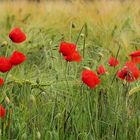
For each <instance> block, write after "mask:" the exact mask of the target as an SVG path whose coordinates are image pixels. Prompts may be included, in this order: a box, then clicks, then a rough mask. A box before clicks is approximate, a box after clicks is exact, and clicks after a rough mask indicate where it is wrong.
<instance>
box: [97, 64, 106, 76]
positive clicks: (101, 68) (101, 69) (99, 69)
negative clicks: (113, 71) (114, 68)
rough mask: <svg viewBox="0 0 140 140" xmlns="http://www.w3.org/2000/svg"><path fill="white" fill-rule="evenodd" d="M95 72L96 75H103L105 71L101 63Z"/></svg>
mask: <svg viewBox="0 0 140 140" xmlns="http://www.w3.org/2000/svg"><path fill="white" fill-rule="evenodd" d="M97 73H98V75H103V74H105V73H106V69H105V68H104V66H103V65H100V66H99V67H98V69H97Z"/></svg>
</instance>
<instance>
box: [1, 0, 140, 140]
mask: <svg viewBox="0 0 140 140" xmlns="http://www.w3.org/2000/svg"><path fill="white" fill-rule="evenodd" d="M139 5H140V2H139V1H126V2H123V3H120V2H118V1H114V2H113V1H97V2H94V3H84V2H79V1H75V2H73V3H64V2H47V3H40V4H37V3H27V2H24V1H23V2H1V3H0V13H1V14H0V43H1V46H2V44H3V42H4V41H6V42H7V43H8V44H7V45H6V46H5V47H1V48H0V49H1V50H0V56H3V55H6V56H10V55H11V53H12V51H13V50H15V49H16V50H19V51H21V52H23V53H24V54H25V55H26V57H27V60H26V61H25V62H24V63H23V64H21V65H20V66H17V67H16V68H13V69H12V70H11V71H9V72H8V73H7V74H5V73H0V77H3V78H5V84H4V85H3V87H1V88H0V90H1V92H0V93H1V96H0V101H1V104H2V105H3V106H4V107H5V109H6V116H5V118H4V119H0V132H1V133H0V136H1V139H2V140H14V139H15V140H22V139H23V140H38V139H40V140H140V86H139V84H140V81H139V80H136V81H134V82H131V83H128V82H126V81H122V80H121V79H118V78H117V77H115V73H116V72H117V71H118V69H121V68H122V66H124V64H125V62H126V60H130V57H129V54H130V53H131V52H133V51H135V50H139V47H140V6H139ZM17 26H18V27H20V28H21V29H22V30H23V31H24V32H25V33H26V35H27V40H26V41H25V42H24V43H21V44H19V45H18V44H15V43H13V42H12V41H11V40H10V39H9V37H8V34H9V32H10V31H11V29H12V28H13V27H17ZM62 40H64V41H66V42H73V43H76V42H77V47H78V51H79V52H80V54H81V55H82V61H81V62H80V63H76V62H66V61H65V60H64V59H63V57H62V56H61V55H60V53H59V44H60V42H61V41H62ZM111 55H113V56H117V58H118V60H119V62H120V64H119V66H117V67H114V68H112V67H110V66H109V65H108V60H109V57H110V56H111ZM100 64H103V65H104V66H105V68H106V69H107V73H106V74H105V75H103V76H101V77H100V79H101V83H100V85H98V86H97V87H96V88H94V89H90V88H88V86H86V85H85V84H84V83H82V80H81V73H82V71H83V70H84V69H85V68H87V67H88V68H90V69H91V70H93V71H96V69H97V67H98V66H99V65H100ZM138 67H139V65H138Z"/></svg>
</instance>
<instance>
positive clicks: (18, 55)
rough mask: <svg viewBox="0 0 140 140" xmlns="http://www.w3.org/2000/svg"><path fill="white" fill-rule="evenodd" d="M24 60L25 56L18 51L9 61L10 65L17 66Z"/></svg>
mask: <svg viewBox="0 0 140 140" xmlns="http://www.w3.org/2000/svg"><path fill="white" fill-rule="evenodd" d="M25 60H26V56H25V55H24V54H23V53H21V52H18V51H14V52H13V54H12V56H11V57H10V58H9V61H10V63H11V64H12V65H19V64H21V63H22V62H24V61H25Z"/></svg>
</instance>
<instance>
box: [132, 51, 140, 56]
mask: <svg viewBox="0 0 140 140" xmlns="http://www.w3.org/2000/svg"><path fill="white" fill-rule="evenodd" d="M130 56H131V57H138V56H140V50H138V51H135V52H132V53H131V54H130Z"/></svg>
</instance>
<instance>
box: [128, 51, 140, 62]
mask: <svg viewBox="0 0 140 140" xmlns="http://www.w3.org/2000/svg"><path fill="white" fill-rule="evenodd" d="M129 56H130V57H131V61H132V62H134V63H140V50H138V51H135V52H132V53H131V54H130V55H129Z"/></svg>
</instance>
